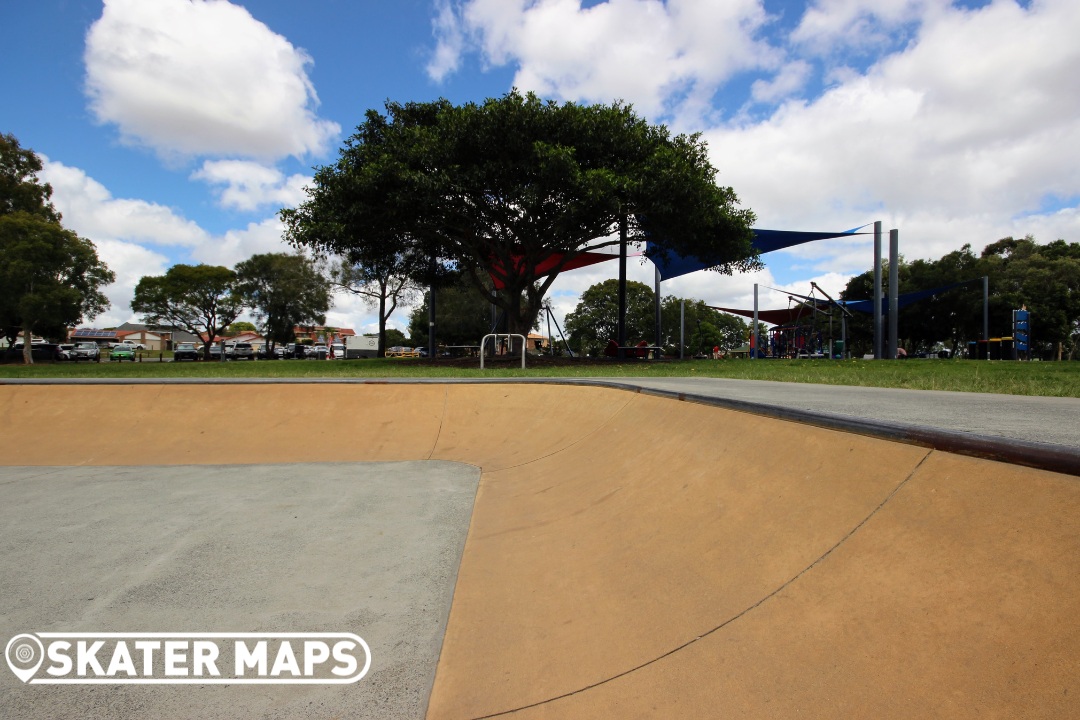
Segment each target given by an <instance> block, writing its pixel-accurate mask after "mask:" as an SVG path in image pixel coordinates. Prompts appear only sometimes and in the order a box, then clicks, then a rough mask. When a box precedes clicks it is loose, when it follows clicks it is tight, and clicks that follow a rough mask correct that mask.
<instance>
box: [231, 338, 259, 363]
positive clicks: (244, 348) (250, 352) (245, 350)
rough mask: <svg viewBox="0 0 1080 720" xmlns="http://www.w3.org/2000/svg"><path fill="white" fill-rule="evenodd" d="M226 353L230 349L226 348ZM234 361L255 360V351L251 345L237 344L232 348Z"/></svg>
mask: <svg viewBox="0 0 1080 720" xmlns="http://www.w3.org/2000/svg"><path fill="white" fill-rule="evenodd" d="M226 352H228V349H227V348H226ZM232 359H233V360H254V359H255V349H254V348H252V347H251V343H243V342H242V343H236V344H235V345H233V347H232Z"/></svg>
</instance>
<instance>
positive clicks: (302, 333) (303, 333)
mask: <svg viewBox="0 0 1080 720" xmlns="http://www.w3.org/2000/svg"><path fill="white" fill-rule="evenodd" d="M328 331H329V332H328ZM293 332H294V333H295V334H296V342H299V343H302V342H305V341H307V342H311V343H322V344H324V345H329V344H331V343H334V342H344V341H345V338H347V337H351V336H353V335H356V331H355V330H353V329H352V328H326V327H322V326H321V325H303V326H301V325H297V326H296V327H294V328H293Z"/></svg>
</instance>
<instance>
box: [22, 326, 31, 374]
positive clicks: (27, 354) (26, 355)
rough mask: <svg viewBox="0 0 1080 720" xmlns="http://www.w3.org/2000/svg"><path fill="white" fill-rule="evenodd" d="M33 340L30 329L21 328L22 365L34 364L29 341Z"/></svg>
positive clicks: (27, 327)
mask: <svg viewBox="0 0 1080 720" xmlns="http://www.w3.org/2000/svg"><path fill="white" fill-rule="evenodd" d="M33 339H34V333H33V331H32V330H31V329H30V326H29V325H26V326H24V327H23V349H22V357H23V365H33V364H34V347H33V344H32V343H31V341H32V340H33Z"/></svg>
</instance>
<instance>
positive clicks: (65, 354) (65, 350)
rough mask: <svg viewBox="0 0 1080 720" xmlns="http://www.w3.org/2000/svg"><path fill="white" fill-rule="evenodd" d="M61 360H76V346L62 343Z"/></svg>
mask: <svg viewBox="0 0 1080 720" xmlns="http://www.w3.org/2000/svg"><path fill="white" fill-rule="evenodd" d="M60 359H61V360H74V359H75V346H74V345H72V344H70V343H62V344H61V345H60Z"/></svg>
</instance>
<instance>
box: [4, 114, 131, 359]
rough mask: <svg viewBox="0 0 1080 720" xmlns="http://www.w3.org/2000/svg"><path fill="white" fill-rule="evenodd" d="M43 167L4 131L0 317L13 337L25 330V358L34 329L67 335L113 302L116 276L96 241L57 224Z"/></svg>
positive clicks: (45, 333) (33, 154) (28, 151)
mask: <svg viewBox="0 0 1080 720" xmlns="http://www.w3.org/2000/svg"><path fill="white" fill-rule="evenodd" d="M41 167H42V165H41V160H40V158H38V156H37V155H36V154H35V153H34V152H33V151H32V150H29V149H24V148H22V147H20V145H19V141H18V140H17V139H16V138H15V137H14V136H12V135H0V324H2V326H3V332H4V335H5V336H7V337H8V339H9V340H12V339H14V338H15V336H16V335H17V334H19V333H21V334H22V336H23V362H24V363H27V364H30V363H32V362H33V356H32V353H31V351H32V347H31V341H32V338H33V334H34V333H35V332H38V333H40V334H43V335H49V336H53V337H66V335H67V328H68V327H69V326H71V325H75V324H78V323H80V322H82V320H83V319H84V318H89V317H94V316H95V315H97V314H99V313H101V312H103V311H104V310H105V309H106V308H107V307H108V306H109V301H108V299H107V298H106V297H105V295H104V294H103V293H102V292H101V288H102V287H104V286H105V285H108V284H109V283H111V282H113V281H114V280H115V279H116V276H115V275H114V274H113V273H112V271H110V270H109V268H108V267H107V266H106V265H105V263H103V262H101V260H100V259H98V256H97V249H96V248H95V247H94V244H93V243H92V242H91V241H89V240H87V239H86V238H81V237H79V236H78V235H77V234H75V233H74V232H72V231H71V230H68V229H66V228H64V227H63V225H61V224H60V221H61V217H60V213H59V212H57V211H56V209H55V208H54V207H53V205H52V202H51V201H50V197H51V196H52V188H51V187H50V186H49V185H48V183H41V182H39V181H38V179H37V173H38V172H40V171H41Z"/></svg>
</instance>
